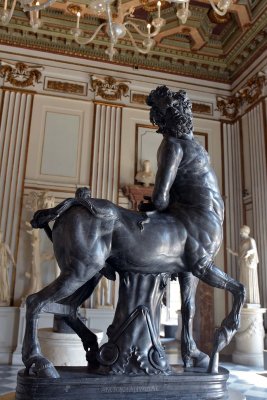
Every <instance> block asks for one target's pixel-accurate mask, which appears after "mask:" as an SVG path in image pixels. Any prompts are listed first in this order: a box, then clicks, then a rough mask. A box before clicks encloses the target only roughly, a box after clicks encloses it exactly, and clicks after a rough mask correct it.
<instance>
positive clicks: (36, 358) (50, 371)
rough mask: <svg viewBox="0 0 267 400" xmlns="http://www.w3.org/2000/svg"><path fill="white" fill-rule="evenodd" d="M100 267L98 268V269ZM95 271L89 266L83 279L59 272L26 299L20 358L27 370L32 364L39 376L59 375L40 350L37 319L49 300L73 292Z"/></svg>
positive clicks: (66, 295) (75, 275)
mask: <svg viewBox="0 0 267 400" xmlns="http://www.w3.org/2000/svg"><path fill="white" fill-rule="evenodd" d="M99 269H101V268H98V270H99ZM96 272H97V270H96V269H94V268H92V269H91V268H90V270H89V269H88V271H87V273H84V274H82V275H80V276H83V280H81V279H80V276H78V275H77V273H74V272H73V273H72V272H71V271H70V270H68V273H67V274H65V273H61V275H60V276H59V277H58V278H57V279H56V280H55V281H54V282H52V283H51V284H50V285H48V286H46V287H45V288H44V289H42V290H40V292H38V293H35V294H32V295H30V296H28V297H27V300H26V329H25V335H24V341H23V346H22V360H23V362H24V364H25V366H26V371H29V369H30V368H31V366H32V365H33V364H34V365H35V368H34V369H33V371H34V372H35V373H36V374H37V375H38V376H39V377H52V378H58V377H59V375H58V373H57V371H56V369H55V368H54V367H53V365H52V363H51V362H50V361H49V360H47V359H46V358H45V357H44V356H43V355H42V352H41V348H40V344H39V341H38V337H37V327H38V319H39V315H40V312H41V311H42V309H43V308H44V307H45V306H46V305H47V304H48V303H50V302H57V301H60V300H62V299H64V298H66V297H68V296H70V295H71V294H73V293H74V292H75V291H76V290H77V289H78V288H79V287H81V286H82V285H83V284H84V283H85V282H86V281H87V280H89V279H91V278H92V276H93V275H95V273H96Z"/></svg>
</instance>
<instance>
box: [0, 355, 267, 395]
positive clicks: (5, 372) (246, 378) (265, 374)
mask: <svg viewBox="0 0 267 400" xmlns="http://www.w3.org/2000/svg"><path fill="white" fill-rule="evenodd" d="M220 365H221V366H223V367H225V368H227V369H228V370H229V371H230V377H229V381H228V386H229V389H231V390H233V391H236V392H239V393H242V394H243V396H245V398H246V400H267V371H263V369H262V368H255V367H253V368H249V367H246V366H243V365H235V364H232V363H228V362H227V363H226V362H222V363H220ZM21 368H22V367H21V366H10V365H0V397H1V396H2V395H3V394H6V393H10V392H14V391H15V388H16V376H17V371H18V370H19V369H21ZM243 398H244V397H243Z"/></svg>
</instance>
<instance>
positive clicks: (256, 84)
mask: <svg viewBox="0 0 267 400" xmlns="http://www.w3.org/2000/svg"><path fill="white" fill-rule="evenodd" d="M265 83H266V75H265V73H264V72H258V73H257V74H256V75H254V76H253V77H252V78H250V79H249V80H248V81H247V82H246V83H245V85H244V86H243V87H242V88H241V89H240V90H239V91H238V92H236V94H235V95H234V96H229V97H217V108H218V110H219V111H220V112H221V114H222V115H223V116H225V117H227V118H229V119H235V118H236V116H237V114H238V112H239V108H240V106H241V105H243V104H245V103H246V104H249V105H251V104H252V103H254V102H255V101H257V100H258V99H259V98H260V96H261V95H262V92H263V87H264V85H265Z"/></svg>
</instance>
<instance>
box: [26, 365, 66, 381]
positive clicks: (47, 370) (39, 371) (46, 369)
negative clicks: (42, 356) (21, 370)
mask: <svg viewBox="0 0 267 400" xmlns="http://www.w3.org/2000/svg"><path fill="white" fill-rule="evenodd" d="M32 371H33V373H34V374H35V375H36V376H37V377H38V378H53V379H58V378H60V375H59V373H58V372H57V370H56V368H55V367H54V366H53V365H51V364H47V365H44V366H42V367H41V368H38V367H34V368H33V369H32Z"/></svg>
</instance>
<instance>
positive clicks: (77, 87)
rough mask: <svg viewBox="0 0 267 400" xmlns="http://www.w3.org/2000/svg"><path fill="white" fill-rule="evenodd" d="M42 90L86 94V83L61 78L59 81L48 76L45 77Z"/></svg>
mask: <svg viewBox="0 0 267 400" xmlns="http://www.w3.org/2000/svg"><path fill="white" fill-rule="evenodd" d="M44 90H53V91H55V92H62V93H68V94H78V95H81V96H85V95H86V94H87V84H86V83H75V82H69V81H62V80H60V81H59V80H55V79H53V78H51V79H50V78H49V79H45V84H44Z"/></svg>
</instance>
